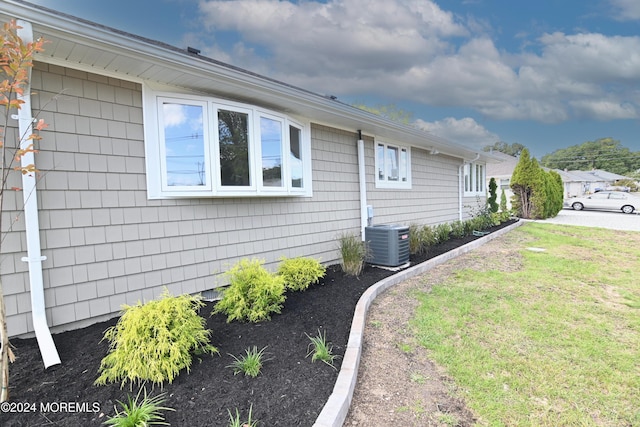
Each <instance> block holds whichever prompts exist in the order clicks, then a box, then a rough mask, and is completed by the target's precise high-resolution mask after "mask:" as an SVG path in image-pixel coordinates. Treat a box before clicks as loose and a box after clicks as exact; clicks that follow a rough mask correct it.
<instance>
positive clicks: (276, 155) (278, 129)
mask: <svg viewBox="0 0 640 427" xmlns="http://www.w3.org/2000/svg"><path fill="white" fill-rule="evenodd" d="M260 143H261V146H262V185H264V186H265V187H282V184H283V183H282V122H280V121H278V120H272V119H268V118H266V117H260Z"/></svg>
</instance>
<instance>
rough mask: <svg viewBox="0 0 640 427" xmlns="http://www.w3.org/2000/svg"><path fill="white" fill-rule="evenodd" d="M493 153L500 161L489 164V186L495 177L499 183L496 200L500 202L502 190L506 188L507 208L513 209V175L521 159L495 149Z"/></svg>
mask: <svg viewBox="0 0 640 427" xmlns="http://www.w3.org/2000/svg"><path fill="white" fill-rule="evenodd" d="M491 154H493V156H494V157H496V158H498V159H499V160H500V162H499V163H496V162H494V163H488V164H487V188H489V181H490V180H491V178H495V180H496V184H497V185H498V189H497V190H496V192H497V193H498V199H497V200H496V201H497V202H498V203H500V196H501V194H502V190H504V194H505V196H506V197H507V209H511V197H513V191H511V175H513V171H514V169H515V168H516V165H517V164H518V161H519V159H518V158H517V157H514V156H510V155H508V154H504V153H501V152H499V151H494V152H492V153H491Z"/></svg>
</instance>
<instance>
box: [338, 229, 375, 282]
mask: <svg viewBox="0 0 640 427" xmlns="http://www.w3.org/2000/svg"><path fill="white" fill-rule="evenodd" d="M339 244H340V256H341V262H340V266H341V267H342V271H344V272H345V273H346V274H348V275H350V276H358V275H359V274H360V273H361V272H362V269H363V268H364V262H365V260H366V258H367V256H368V255H369V251H368V249H367V244H366V243H365V242H363V241H362V240H361V239H360V236H359V235H357V234H343V235H342V236H340V240H339Z"/></svg>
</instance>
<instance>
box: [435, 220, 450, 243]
mask: <svg viewBox="0 0 640 427" xmlns="http://www.w3.org/2000/svg"><path fill="white" fill-rule="evenodd" d="M434 233H435V235H436V242H438V243H442V242H446V241H447V240H449V235H450V234H451V226H450V225H449V224H447V223H446V222H443V223H442V224H438V225H436V227H435V228H434Z"/></svg>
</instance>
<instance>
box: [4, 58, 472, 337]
mask: <svg viewBox="0 0 640 427" xmlns="http://www.w3.org/2000/svg"><path fill="white" fill-rule="evenodd" d="M32 89H33V91H34V92H35V93H36V94H35V95H34V96H33V109H34V115H36V114H37V115H38V117H39V118H43V119H44V120H45V121H46V122H47V123H48V124H49V125H50V127H49V129H47V130H45V131H43V132H41V135H42V137H43V139H42V141H40V142H39V149H40V152H39V153H38V154H37V155H36V167H37V168H38V169H39V170H40V171H41V178H40V181H39V183H38V192H39V194H38V201H39V203H38V204H39V219H40V227H41V231H40V235H41V241H42V252H43V255H44V256H46V257H47V259H46V261H44V263H43V277H44V286H45V303H46V307H47V309H46V314H47V320H48V323H49V325H50V326H52V330H53V331H57V330H63V329H70V328H74V327H79V326H82V325H84V324H88V323H93V322H95V321H99V320H103V319H105V318H108V317H112V316H114V315H117V314H118V313H119V311H120V308H121V306H122V304H135V303H136V302H138V301H144V300H148V299H152V298H155V297H157V296H158V295H159V294H160V293H161V292H162V290H163V288H164V287H165V286H166V287H167V288H168V289H169V291H170V292H172V293H173V294H181V293H195V292H200V291H205V290H210V289H212V288H215V287H217V286H221V285H224V284H225V281H224V277H223V276H222V273H223V272H224V271H226V270H228V269H229V267H231V266H232V265H233V264H234V263H235V262H237V261H238V260H239V259H241V258H254V257H255V258H260V259H264V260H265V261H266V264H267V267H269V268H272V269H273V268H274V267H275V266H276V265H277V262H278V259H279V258H280V257H282V256H287V257H294V256H311V257H315V258H319V259H320V260H321V261H322V262H324V263H327V264H331V263H335V262H337V261H338V256H339V255H338V251H337V249H338V244H337V238H338V236H339V235H340V234H342V233H344V232H354V233H356V232H358V231H359V229H360V194H359V184H358V165H357V163H358V160H357V143H356V140H357V134H356V131H355V130H354V132H349V131H344V130H338V129H335V128H331V127H328V126H325V125H317V124H312V125H311V156H312V174H313V197H312V198H306V197H276V198H266V197H263V198H259V197H252V198H248V197H246V198H210V199H179V200H148V198H147V191H146V177H145V157H144V156H145V153H144V141H143V134H144V132H143V114H142V93H141V87H140V85H139V84H137V83H131V82H128V81H123V80H118V79H113V78H109V77H104V76H100V75H95V74H88V73H85V72H81V71H76V70H72V69H69V68H62V67H58V66H54V65H47V64H42V63H37V64H36V67H35V69H34V71H33V77H32ZM312 119H313V118H311V120H312ZM312 121H313V120H312ZM365 157H366V176H367V191H368V204H371V205H373V206H374V213H375V218H374V223H375V224H380V223H404V224H409V223H411V222H418V223H429V224H436V223H440V222H451V221H454V220H456V219H457V218H458V200H459V199H458V194H459V193H458V190H459V176H458V173H459V165H460V164H461V159H455V158H453V157H447V156H443V155H430V154H428V152H427V151H424V150H420V149H416V148H413V149H412V151H411V159H412V183H413V188H412V190H382V189H376V188H375V183H374V149H373V140H372V139H371V138H369V139H366V153H365ZM12 179H13V178H12ZM15 179H16V182H19V177H17V176H16V178H15ZM12 185H13V184H12ZM17 185H19V184H17ZM21 200H22V195H21V194H20V193H10V194H8V195H7V199H6V205H5V209H7V210H8V212H6V213H5V216H4V217H3V227H4V229H5V230H7V229H8V227H12V228H11V229H12V231H11V232H9V233H8V234H7V237H6V239H5V241H4V245H3V254H2V263H1V264H0V269H1V270H0V272H1V274H2V277H3V288H4V294H5V302H6V305H7V315H8V322H9V325H8V326H9V334H10V335H12V336H15V335H22V334H25V333H29V332H31V331H32V330H33V327H32V324H31V312H30V311H31V306H30V298H29V280H28V273H27V265H26V263H24V262H22V261H21V260H20V258H21V257H22V256H25V254H26V245H25V243H24V222H23V219H22V217H20V216H19V212H20V207H21V205H22V202H21ZM473 201H474V202H475V199H474V200H473ZM16 218H17V219H16Z"/></svg>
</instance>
